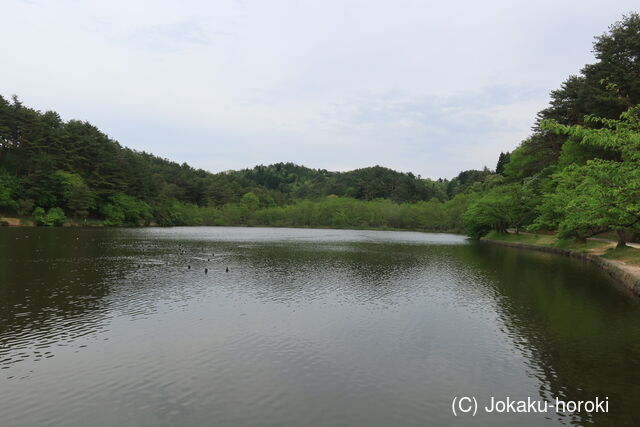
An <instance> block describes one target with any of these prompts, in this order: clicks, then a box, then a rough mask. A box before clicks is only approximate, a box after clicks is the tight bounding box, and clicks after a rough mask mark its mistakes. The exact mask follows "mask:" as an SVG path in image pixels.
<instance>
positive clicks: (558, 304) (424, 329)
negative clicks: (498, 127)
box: [0, 227, 640, 427]
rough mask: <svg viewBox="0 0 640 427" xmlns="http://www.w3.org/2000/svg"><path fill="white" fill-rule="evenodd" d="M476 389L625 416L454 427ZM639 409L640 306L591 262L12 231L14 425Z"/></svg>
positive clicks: (241, 232)
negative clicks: (599, 402)
mask: <svg viewBox="0 0 640 427" xmlns="http://www.w3.org/2000/svg"><path fill="white" fill-rule="evenodd" d="M188 266H191V268H188ZM205 268H208V270H209V272H208V274H206V275H205V273H204V269H205ZM226 268H228V269H229V271H228V272H226V271H225V269H226ZM462 395H469V396H475V397H476V398H477V399H478V400H479V403H480V404H486V403H488V401H489V398H490V397H491V396H495V397H497V398H506V397H507V396H509V397H511V398H514V399H526V398H527V397H531V398H533V399H535V400H548V401H552V399H555V398H556V397H559V398H561V399H573V400H578V399H582V400H584V399H589V400H592V399H595V398H596V397H600V398H604V397H605V396H607V397H609V402H610V403H609V411H610V412H609V414H607V415H606V416H605V417H603V416H600V415H589V414H584V413H583V414H575V415H573V416H571V415H556V414H555V413H554V412H553V411H550V413H548V414H542V415H540V414H529V415H522V414H501V415H495V414H486V413H482V411H479V412H478V415H477V416H476V417H473V418H472V417H465V418H460V417H458V418H455V417H454V416H453V414H452V413H451V401H452V399H453V398H454V397H455V396H462ZM639 401H640V304H639V303H638V301H637V299H634V298H632V297H630V296H629V295H628V294H627V293H626V292H624V291H622V290H621V289H619V287H616V286H612V283H611V281H610V279H608V278H607V277H606V276H605V275H604V274H602V273H601V272H600V271H599V270H597V269H595V268H593V267H592V266H590V265H585V264H581V263H580V262H579V261H576V260H571V259H566V258H562V257H558V256H554V255H550V254H543V253H535V252H527V251H521V250H517V249H511V248H504V247H494V246H489V245H486V244H478V243H470V242H468V241H466V240H465V239H464V238H463V237H460V236H454V235H443V234H423V233H409V232H376V231H345V230H340V231H338V230H306V229H305V230H300V229H260V228H222V227H220V228H169V229H160V228H154V229H95V230H91V229H86V230H85V229H6V228H5V229H0V425H2V426H3V427H9V426H63V425H64V426H86V425H96V426H98V425H99V426H139V425H140V426H180V425H182V426H187V425H188V426H213V425H215V426H226V425H228V426H236V425H238V426H385V427H388V426H413V425H415V426H427V425H429V426H434V425H436V426H437V425H460V426H466V425H504V426H513V425H531V426H539V425H558V424H591V423H595V424H596V425H633V424H634V422H635V423H636V425H637V422H639V420H640V415H638V410H639V406H638V402H639Z"/></svg>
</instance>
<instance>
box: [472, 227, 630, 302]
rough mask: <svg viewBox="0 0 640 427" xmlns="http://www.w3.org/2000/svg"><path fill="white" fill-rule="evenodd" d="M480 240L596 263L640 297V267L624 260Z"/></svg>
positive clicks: (485, 239)
mask: <svg viewBox="0 0 640 427" xmlns="http://www.w3.org/2000/svg"><path fill="white" fill-rule="evenodd" d="M480 242H485V243H488V244H493V245H501V246H509V247H513V248H520V249H527V250H533V251H538V252H547V253H554V254H558V255H563V256H568V257H571V258H578V259H580V260H582V261H585V262H590V263H592V264H595V265H596V266H598V267H599V268H600V269H602V270H603V271H604V272H605V273H607V274H608V275H609V276H610V277H612V278H613V279H615V280H616V281H617V282H618V283H621V284H622V285H623V286H624V287H625V288H626V289H628V290H630V291H631V292H633V294H634V295H635V296H636V297H640V268H639V267H634V266H629V265H627V264H625V263H624V262H622V261H616V260H610V259H606V258H604V257H602V256H601V255H598V254H593V253H589V252H581V251H574V250H571V249H563V248H557V247H552V246H542V245H533V244H530V243H521V242H509V241H504V240H493V239H488V238H485V237H483V238H481V239H480Z"/></svg>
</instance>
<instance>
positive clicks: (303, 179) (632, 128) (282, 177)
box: [0, 13, 640, 246]
mask: <svg viewBox="0 0 640 427" xmlns="http://www.w3.org/2000/svg"><path fill="white" fill-rule="evenodd" d="M593 51H594V53H595V57H596V62H595V63H593V64H588V65H585V66H584V68H582V70H580V72H579V73H578V74H577V75H574V76H570V77H569V78H568V79H567V80H566V81H565V82H564V83H562V85H561V87H560V88H559V89H557V90H554V91H552V92H551V100H550V104H549V107H548V108H546V109H544V110H542V111H541V112H539V113H538V116H537V119H536V122H535V126H534V128H533V132H532V134H531V136H530V137H528V138H527V139H525V140H524V141H522V142H521V143H520V145H519V146H518V147H517V148H516V149H515V150H514V151H513V152H511V153H500V155H499V156H498V159H497V164H496V167H495V170H489V169H488V168H486V167H485V168H484V169H482V170H468V171H463V172H461V173H460V174H459V175H458V176H457V177H455V178H453V179H451V180H446V179H439V180H430V179H423V178H422V177H420V176H416V175H414V174H412V173H403V172H398V171H394V170H391V169H387V168H384V167H381V166H374V167H369V168H363V169H357V170H353V171H349V172H331V171H327V170H319V169H310V168H307V167H304V166H300V165H296V164H292V163H279V164H274V165H268V166H265V165H259V166H256V167H254V168H252V169H245V170H240V171H230V172H224V173H215V174H214V173H210V172H207V171H204V170H201V169H194V168H192V167H190V166H189V165H187V164H178V163H175V162H172V161H170V160H167V159H162V158H159V157H157V156H154V155H152V154H149V153H145V152H138V151H134V150H131V149H128V148H125V147H122V146H121V145H120V144H119V143H118V142H116V141H114V140H113V139H111V138H109V137H108V136H107V135H105V134H104V133H102V132H101V131H100V130H98V129H97V128H96V127H95V126H93V125H91V124H89V123H87V122H82V121H77V120H71V121H67V122H64V121H62V120H61V118H60V116H59V115H58V114H57V113H55V112H52V111H46V112H40V111H36V110H34V109H31V108H29V107H27V106H24V105H23V104H22V103H21V102H20V100H19V99H18V98H17V97H13V98H12V99H5V98H3V97H0V213H2V214H4V215H5V216H20V217H24V218H32V219H33V220H34V221H35V222H36V223H37V224H39V225H61V224H63V223H65V222H71V223H75V224H101V225H108V226H115V225H130V226H136V225H149V224H158V225H164V226H168V225H268V226H309V227H311V226H316V227H317V226H322V227H366V228H398V229H418V230H432V231H461V230H465V232H466V233H467V234H468V235H469V236H471V237H474V238H480V237H482V236H484V235H486V234H487V233H489V232H490V231H496V232H505V231H506V230H507V229H515V230H516V232H517V231H518V230H520V229H527V230H535V231H540V230H551V231H557V233H558V236H559V237H561V238H575V239H577V240H579V241H584V240H585V239H586V238H587V237H589V236H591V235H594V234H598V233H603V232H615V233H616V235H617V236H618V239H619V245H620V246H624V244H625V242H626V241H627V239H630V238H633V237H634V235H637V233H638V232H639V231H640V106H639V105H638V104H640V16H639V15H638V14H635V13H633V14H630V15H628V16H625V17H623V19H622V20H621V21H620V22H617V23H615V24H613V25H612V26H611V27H610V29H609V31H608V32H607V33H606V34H603V35H601V36H598V37H596V38H595V42H594V50H593Z"/></svg>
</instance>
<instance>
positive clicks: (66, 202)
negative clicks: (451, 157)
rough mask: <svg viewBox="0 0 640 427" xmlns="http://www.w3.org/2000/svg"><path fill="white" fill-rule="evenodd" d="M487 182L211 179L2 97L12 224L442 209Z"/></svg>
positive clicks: (0, 147) (316, 173)
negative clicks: (296, 208) (345, 201)
mask: <svg viewBox="0 0 640 427" xmlns="http://www.w3.org/2000/svg"><path fill="white" fill-rule="evenodd" d="M489 173H490V172H489V171H488V170H485V171H467V172H464V173H463V174H461V176H460V177H459V178H455V179H453V180H438V181H432V180H428V179H422V178H421V177H419V176H415V175H413V174H412V173H401V172H396V171H394V170H391V169H388V168H384V167H380V166H375V167H369V168H363V169H357V170H354V171H350V172H329V171H326V170H318V169H310V168H307V167H304V166H299V165H295V164H293V163H279V164H275V165H270V166H262V165H260V166H256V167H254V168H253V169H245V170H241V171H229V172H223V173H216V174H214V173H209V172H207V171H204V170H202V169H194V168H192V167H190V166H189V165H187V164H181V165H180V164H178V163H175V162H172V161H169V160H166V159H162V158H159V157H157V156H154V155H152V154H149V153H145V152H138V151H135V150H131V149H128V148H125V147H122V146H121V145H120V144H119V143H118V142H117V141H114V140H113V139H111V138H109V137H108V136H107V135H105V134H104V133H102V132H101V131H100V130H99V129H97V128H96V127H95V126H93V125H91V124H89V123H87V122H82V121H78V120H71V121H68V122H64V121H62V120H61V118H60V116H59V115H58V114H57V113H55V112H53V111H47V112H40V111H37V110H34V109H32V108H29V107H27V106H25V105H23V104H22V103H21V102H20V101H19V99H18V98H17V97H15V96H14V97H13V98H12V99H11V100H7V99H5V98H3V97H1V96H0V211H2V212H3V213H4V214H8V215H11V214H17V215H21V216H29V215H32V214H35V215H36V217H37V216H38V215H39V216H40V217H42V218H44V217H43V215H44V214H43V211H44V212H45V213H46V212H49V211H50V210H52V209H53V214H52V218H51V221H54V218H53V217H56V215H57V217H59V218H60V217H62V216H64V217H68V218H74V219H76V220H84V219H86V218H89V219H93V220H96V221H97V220H100V221H102V220H104V221H105V223H106V224H110V225H116V224H129V225H136V224H144V223H150V222H156V223H159V224H163V225H171V224H184V223H189V221H188V220H185V219H184V218H180V217H179V215H177V213H178V212H183V213H184V211H185V210H187V211H188V210H193V209H195V208H196V207H201V208H205V207H208V208H221V207H222V206H226V205H230V204H242V202H243V199H244V202H246V203H245V204H247V203H249V200H253V198H255V199H256V200H255V202H253V201H251V203H252V204H253V205H255V206H256V207H257V208H266V207H275V206H285V205H289V204H292V203H295V202H296V201H299V200H303V199H304V200H309V199H311V200H320V199H322V198H324V197H327V196H337V197H346V198H351V199H356V200H375V199H388V200H390V201H392V202H396V203H405V202H419V201H427V200H431V199H437V200H439V201H444V200H447V199H449V198H451V197H452V196H455V194H458V193H461V192H464V191H465V190H466V188H467V187H469V186H470V185H472V184H473V183H474V182H476V181H478V180H481V179H482V178H484V177H485V176H486V175H487V174H489ZM253 205H252V206H253ZM36 211H37V212H36ZM59 221H60V220H59V219H58V222H59ZM54 222H55V221H54ZM223 222H225V221H223ZM226 222H229V221H226ZM232 222H233V223H235V221H232Z"/></svg>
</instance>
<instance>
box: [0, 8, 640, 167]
mask: <svg viewBox="0 0 640 427" xmlns="http://www.w3.org/2000/svg"><path fill="white" fill-rule="evenodd" d="M634 6H635V9H634ZM637 9H638V6H637V0H635V1H609V2H606V3H605V2H602V1H601V0H599V1H590V0H580V1H562V0H555V1H546V0H536V1H528V2H520V1H513V0H510V1H493V0H484V1H444V2H442V1H439V2H435V1H413V0H393V1H391V0H389V1H382V0H379V1H373V0H368V1H352V0H339V1H338V0H335V1H334V0H322V1H318V0H316V1H303V0H300V1H294V0H289V1H279V0H271V1H264V0H262V1H249V0H246V1H245V0H236V1H231V0H229V1H226V0H216V1H189V0H176V1H174V0H154V1H132V0H125V1H121V0H110V1H91V0H2V3H1V5H0V22H1V24H0V40H2V42H0V58H2V60H1V64H0V95H2V96H4V97H9V96H11V95H13V94H16V95H18V96H19V97H20V99H21V100H22V102H23V103H24V104H25V105H27V106H29V107H32V108H36V109H39V110H42V111H45V110H54V111H57V112H58V113H59V114H60V115H61V116H62V118H63V119H64V120H70V119H79V120H83V121H89V122H91V123H92V124H94V125H95V126H97V127H98V128H99V129H101V130H102V131H103V132H105V133H107V134H108V135H109V136H110V137H111V138H113V139H115V140H117V141H118V142H120V144H122V145H124V146H126V147H130V148H133V149H136V150H144V151H147V152H151V153H153V154H156V155H159V156H161V157H165V158H168V159H171V160H173V161H176V162H179V163H182V162H187V163H189V164H190V165H192V166H194V167H198V168H203V169H206V170H209V171H211V172H219V171H224V170H229V169H242V168H250V167H253V166H254V165H257V164H265V165H266V164H271V163H277V162H294V163H298V164H303V165H305V166H308V167H312V168H322V169H328V170H341V171H344V170H351V169H356V168H361V167H367V166H373V165H381V166H386V167H389V168H392V169H396V170H400V171H404V172H413V173H415V174H419V175H421V176H422V177H425V178H426V177H428V178H434V179H435V178H440V177H442V178H452V177H454V176H455V175H457V174H458V173H459V172H460V171H462V170H466V169H480V168H482V167H484V166H488V167H489V168H495V164H496V162H497V158H498V155H499V153H500V152H501V151H511V150H513V149H514V148H515V147H517V146H518V144H519V143H520V142H521V141H522V140H523V139H524V138H526V137H527V136H528V135H529V134H530V133H531V126H532V125H533V123H534V120H535V115H536V112H538V111H540V110H541V109H543V108H545V106H546V105H547V103H548V102H549V92H550V91H551V90H553V89H557V88H558V87H559V86H560V84H561V83H562V82H563V81H564V80H565V79H566V78H567V77H569V75H572V74H577V73H579V71H580V69H581V68H582V66H583V65H584V64H587V63H592V62H594V61H595V59H594V57H593V54H592V52H591V50H592V43H593V37H594V36H596V35H600V34H602V33H604V32H606V31H607V28H608V27H609V25H611V24H612V23H614V22H615V21H618V20H619V19H620V18H621V17H622V15H623V14H625V13H629V12H631V11H634V10H637Z"/></svg>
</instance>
